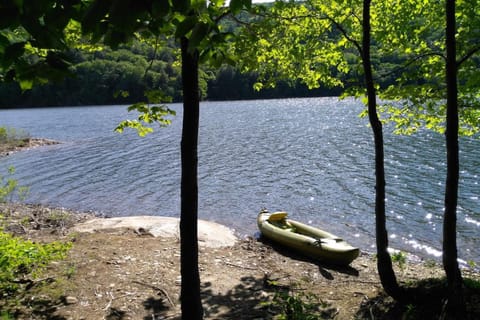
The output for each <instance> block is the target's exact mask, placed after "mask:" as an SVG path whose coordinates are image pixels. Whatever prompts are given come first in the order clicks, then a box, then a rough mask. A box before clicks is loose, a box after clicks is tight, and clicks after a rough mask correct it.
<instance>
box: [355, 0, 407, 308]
mask: <svg viewBox="0 0 480 320" xmlns="http://www.w3.org/2000/svg"><path fill="white" fill-rule="evenodd" d="M370 5H371V0H364V1H363V41H362V52H361V53H362V61H363V68H364V72H365V85H366V88H367V97H368V117H369V120H370V125H371V126H372V130H373V136H374V143H375V178H376V181H375V189H376V194H375V223H376V230H375V232H376V241H377V267H378V273H379V276H380V280H381V282H382V286H383V288H384V289H385V291H386V292H387V293H388V294H389V295H390V296H392V297H393V298H394V299H395V300H397V301H404V299H405V294H403V290H402V289H401V288H400V287H399V285H398V282H397V279H396V277H395V272H394V271H393V267H392V260H391V258H390V254H389V253H388V251H387V249H388V233H387V227H386V215H385V165H384V158H385V156H384V150H383V145H384V141H383V129H382V123H381V122H380V119H379V118H378V114H377V100H376V90H375V85H374V81H373V74H372V63H371V59H370V34H371V33H370V31H371V30H370V29H371V27H370Z"/></svg>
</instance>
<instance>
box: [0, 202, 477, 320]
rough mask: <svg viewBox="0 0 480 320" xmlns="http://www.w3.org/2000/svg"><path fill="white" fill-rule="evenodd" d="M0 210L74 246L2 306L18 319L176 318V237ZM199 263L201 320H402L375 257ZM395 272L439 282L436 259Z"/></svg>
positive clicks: (281, 256)
mask: <svg viewBox="0 0 480 320" xmlns="http://www.w3.org/2000/svg"><path fill="white" fill-rule="evenodd" d="M0 212H2V213H3V215H4V217H5V218H4V225H5V226H6V230H7V231H9V232H12V233H15V234H17V235H20V236H22V237H25V238H28V239H32V240H34V241H42V242H48V241H54V240H55V241H73V248H72V249H71V251H70V253H69V255H68V258H67V259H66V260H64V261H61V262H55V263H53V264H52V265H51V266H50V267H49V269H48V270H47V271H46V273H45V274H43V275H42V276H41V278H40V279H36V280H34V282H33V285H30V286H29V288H28V290H27V289H26V290H24V291H22V292H21V293H20V294H19V295H16V296H14V297H5V298H6V299H3V300H2V301H3V302H0V307H1V308H2V310H8V311H9V313H10V314H13V315H14V316H15V319H57V320H60V319H180V302H179V293H180V285H181V280H180V270H179V259H180V251H179V241H178V239H175V238H154V237H151V236H149V235H142V234H139V233H136V232H134V231H132V230H127V229H112V230H106V231H102V232H96V233H72V231H71V227H72V226H73V225H74V224H76V223H78V222H81V221H85V220H86V219H89V218H91V217H92V215H90V214H85V213H73V212H69V211H66V210H63V209H50V208H45V207H41V206H26V205H12V204H8V205H5V204H4V205H1V206H0ZM199 261H200V264H199V267H200V273H201V286H202V302H203V307H204V311H205V319H274V318H275V315H278V314H280V313H281V312H282V307H285V306H286V305H289V303H290V304H292V305H293V301H292V300H287V298H286V297H288V296H286V294H289V295H290V297H291V296H295V297H303V299H304V300H303V301H305V304H308V303H311V304H314V305H315V309H317V310H318V314H319V315H320V316H321V317H322V318H323V319H355V318H357V319H381V318H384V319H394V318H396V317H393V316H391V315H390V316H384V315H383V316H382V315H381V313H382V312H385V311H388V310H390V309H394V308H395V307H394V306H393V305H392V302H391V301H390V300H389V298H386V297H385V295H384V294H383V290H382V286H381V284H380V281H379V279H378V276H377V272H376V261H375V259H374V257H373V256H372V255H368V254H362V255H361V256H360V257H359V258H358V259H356V260H355V261H354V262H353V263H352V264H351V266H350V267H347V268H335V267H332V266H326V265H322V264H319V263H317V262H314V261H309V260H306V259H304V258H302V257H299V256H295V255H294V254H292V253H290V252H288V251H285V250H283V249H281V248H278V247H275V246H273V245H272V244H270V243H264V242H262V241H259V240H255V239H246V240H242V241H239V242H238V243H237V244H236V245H234V246H233V247H226V248H206V247H201V248H200V253H199ZM395 269H396V272H397V276H398V278H399V281H400V282H401V283H409V282H414V281H417V280H419V279H428V278H440V277H442V276H443V272H442V270H441V268H440V267H439V266H438V265H436V264H434V263H431V262H430V263H426V262H423V263H409V262H407V263H405V264H401V263H397V264H396V265H395ZM472 276H474V277H476V276H477V275H476V274H472ZM282 293H283V296H282ZM282 297H283V298H282ZM307 298H308V299H307ZM288 301H290V302H288ZM477 302H478V300H477ZM378 306H381V307H380V309H381V310H383V311H379V310H377V309H379V308H378ZM398 319H400V316H399V317H398Z"/></svg>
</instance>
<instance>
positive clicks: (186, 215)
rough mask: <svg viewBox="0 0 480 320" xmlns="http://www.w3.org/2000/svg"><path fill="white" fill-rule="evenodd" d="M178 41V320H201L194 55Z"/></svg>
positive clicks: (184, 40)
mask: <svg viewBox="0 0 480 320" xmlns="http://www.w3.org/2000/svg"><path fill="white" fill-rule="evenodd" d="M188 43H189V42H188V39H187V38H185V37H183V38H182V39H181V51H182V84H183V129H182V143H181V161H182V178H181V195H180V197H181V213H180V250H181V258H180V269H181V277H182V288H181V303H182V319H192V320H196V319H203V308H202V301H201V298H200V274H199V271H198V232H197V229H198V220H197V219H198V182H197V168H198V157H197V148H198V126H199V112H200V111H199V110H200V97H199V90H198V51H196V50H195V51H194V52H193V53H192V52H190V51H189V49H188Z"/></svg>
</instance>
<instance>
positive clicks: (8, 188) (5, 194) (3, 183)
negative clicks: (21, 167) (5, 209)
mask: <svg viewBox="0 0 480 320" xmlns="http://www.w3.org/2000/svg"><path fill="white" fill-rule="evenodd" d="M14 173H15V168H14V167H9V168H8V175H7V176H4V175H1V174H0V203H1V202H6V201H7V200H12V197H13V196H15V195H17V196H18V197H19V198H20V199H21V200H23V199H24V198H25V197H26V195H27V193H28V190H29V188H28V187H25V186H19V185H18V181H17V180H16V179H13V178H12V176H13V174H14Z"/></svg>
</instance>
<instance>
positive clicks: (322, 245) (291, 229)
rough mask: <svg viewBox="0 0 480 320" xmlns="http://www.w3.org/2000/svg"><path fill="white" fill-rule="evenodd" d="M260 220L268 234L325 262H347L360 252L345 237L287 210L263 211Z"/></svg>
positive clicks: (264, 231) (261, 227) (266, 235)
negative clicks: (290, 216)
mask: <svg viewBox="0 0 480 320" xmlns="http://www.w3.org/2000/svg"><path fill="white" fill-rule="evenodd" d="M257 224H258V228H259V229H260V231H261V233H262V235H263V236H265V237H266V238H268V239H270V240H272V241H274V242H277V243H279V244H281V245H283V246H285V247H288V248H290V249H293V250H295V251H297V252H299V253H301V254H303V255H306V256H308V257H310V258H313V259H316V260H320V261H322V262H326V263H331V264H336V265H348V264H350V263H351V262H352V261H353V260H355V259H356V258H357V257H358V256H359V254H360V249H358V248H356V247H353V246H351V245H350V244H348V243H347V242H346V241H345V240H343V239H342V238H339V237H337V236H335V235H333V234H331V233H329V232H326V231H323V230H321V229H318V228H315V227H312V226H309V225H306V224H303V223H301V222H298V221H295V220H291V219H288V218H287V214H286V213H285V212H274V213H269V212H260V214H259V215H258V217H257Z"/></svg>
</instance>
